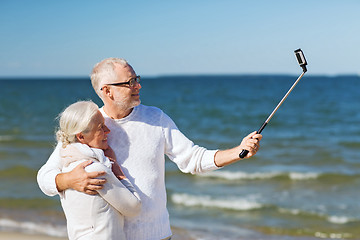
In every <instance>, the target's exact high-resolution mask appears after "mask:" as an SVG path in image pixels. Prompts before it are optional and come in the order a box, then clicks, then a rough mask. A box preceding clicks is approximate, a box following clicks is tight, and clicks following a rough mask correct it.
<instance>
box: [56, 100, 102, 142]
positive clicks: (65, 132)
mask: <svg viewBox="0 0 360 240" xmlns="http://www.w3.org/2000/svg"><path fill="white" fill-rule="evenodd" d="M98 111H99V107H98V106H97V105H96V104H95V103H93V102H92V101H78V102H76V103H73V104H71V105H70V106H68V107H67V108H66V109H65V110H64V111H63V112H62V113H60V114H59V116H58V118H59V128H58V130H57V132H56V138H57V140H58V142H61V143H62V145H63V147H66V145H68V144H70V143H74V142H77V139H76V134H78V133H81V132H82V133H86V132H88V131H90V129H91V128H92V125H91V121H92V119H93V117H94V116H95V114H96V113H97V112H98Z"/></svg>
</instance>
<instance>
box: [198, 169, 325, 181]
mask: <svg viewBox="0 0 360 240" xmlns="http://www.w3.org/2000/svg"><path fill="white" fill-rule="evenodd" d="M196 176H200V177H210V178H219V179H224V180H230V181H233V180H258V179H260V180H261V179H271V178H276V177H288V178H289V179H291V180H310V179H316V178H318V177H319V176H320V174H319V173H312V172H309V173H302V172H254V173H247V172H232V171H214V172H208V173H203V174H198V175H196Z"/></svg>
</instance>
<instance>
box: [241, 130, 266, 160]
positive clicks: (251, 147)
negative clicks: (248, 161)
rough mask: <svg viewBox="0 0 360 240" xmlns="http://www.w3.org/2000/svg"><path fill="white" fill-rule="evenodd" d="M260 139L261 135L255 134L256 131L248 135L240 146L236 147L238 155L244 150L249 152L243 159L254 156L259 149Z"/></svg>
mask: <svg viewBox="0 0 360 240" xmlns="http://www.w3.org/2000/svg"><path fill="white" fill-rule="evenodd" d="M261 139H262V135H261V134H257V133H256V131H255V132H252V133H250V134H249V135H247V136H246V137H244V139H243V140H242V141H241V144H240V146H238V148H239V149H240V151H239V153H241V151H242V150H243V149H245V150H248V151H249V153H248V154H247V155H246V156H245V158H249V157H252V156H254V155H255V154H256V152H257V151H258V150H259V148H260V140H261Z"/></svg>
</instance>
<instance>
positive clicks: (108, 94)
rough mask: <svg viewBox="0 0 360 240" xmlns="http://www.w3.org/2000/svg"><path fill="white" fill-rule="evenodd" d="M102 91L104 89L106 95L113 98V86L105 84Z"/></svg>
mask: <svg viewBox="0 0 360 240" xmlns="http://www.w3.org/2000/svg"><path fill="white" fill-rule="evenodd" d="M102 91H103V94H104V95H106V96H107V97H109V98H111V99H113V95H112V91H111V88H109V87H108V86H104V87H103V89H102Z"/></svg>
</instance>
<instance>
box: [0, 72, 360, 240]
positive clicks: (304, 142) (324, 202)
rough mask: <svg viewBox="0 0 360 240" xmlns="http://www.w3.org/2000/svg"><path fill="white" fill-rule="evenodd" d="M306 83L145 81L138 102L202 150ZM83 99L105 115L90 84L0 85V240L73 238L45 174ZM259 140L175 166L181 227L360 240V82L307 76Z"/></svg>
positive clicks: (211, 233) (208, 235)
mask: <svg viewBox="0 0 360 240" xmlns="http://www.w3.org/2000/svg"><path fill="white" fill-rule="evenodd" d="M297 77H298V76H296V75H281V74H279V75H208V76H207V75H194V76H160V77H142V82H141V85H142V89H141V93H140V95H141V100H142V104H144V105H151V106H157V107H159V108H161V109H162V110H163V111H164V112H165V113H167V114H168V115H169V116H170V117H171V118H172V119H173V120H174V122H175V123H176V124H177V126H178V128H179V129H180V130H181V131H182V132H183V133H184V134H185V135H186V136H187V137H188V138H189V139H191V140H192V141H193V142H194V143H195V144H198V145H200V146H203V147H206V148H208V149H227V148H232V147H234V146H237V145H238V144H240V142H241V140H242V138H243V137H245V136H246V135H248V134H249V133H251V132H253V131H256V130H258V129H259V128H260V126H261V125H262V124H263V122H264V121H265V120H266V119H267V117H268V116H269V114H270V113H271V112H272V111H273V109H274V108H275V106H276V105H277V104H278V102H279V101H280V100H281V99H282V97H283V96H284V95H285V93H286V92H287V91H288V89H289V88H290V87H291V86H292V84H293V83H294V82H295V80H296V79H297ZM78 100H93V101H94V102H95V103H97V104H98V105H99V106H102V103H101V101H100V99H99V98H98V97H97V95H96V94H95V92H94V90H93V89H92V87H91V84H90V79H89V78H88V77H84V78H75V77H74V78H72V77H67V78H45V77H42V78H35V77H33V78H22V79H17V78H8V79H6V78H2V79H1V80H0V231H16V232H24V233H36V234H44V235H51V236H59V237H64V236H66V226H65V217H64V214H63V212H62V209H61V206H60V201H59V197H57V196H55V197H48V196H46V195H44V194H43V193H42V192H41V190H40V189H39V187H38V184H37V182H36V175H37V171H38V170H39V168H40V167H41V166H42V165H43V164H44V163H45V162H46V161H47V159H48V157H49V155H50V154H51V152H52V151H53V148H54V146H55V144H56V141H55V137H54V135H55V134H54V132H55V128H56V127H57V124H58V122H57V116H58V114H59V113H60V112H61V111H62V110H63V109H64V108H65V107H66V106H68V105H69V104H71V103H73V102H75V101H78ZM262 134H263V139H262V141H261V147H260V150H259V152H258V153H257V154H256V156H254V157H252V158H250V159H246V160H241V161H239V162H237V163H234V164H232V165H229V166H226V167H224V168H222V169H220V170H217V171H214V172H210V173H205V174H201V175H191V174H184V173H182V172H180V170H179V169H178V168H177V166H176V165H175V164H174V163H173V162H171V161H170V160H167V161H166V187H167V197H168V203H167V206H168V209H169V213H170V221H171V224H172V226H174V227H177V228H180V229H183V230H186V231H188V232H189V233H190V235H191V236H192V237H193V238H195V239H198V240H200V239H201V240H214V239H225V240H226V239H249V240H254V239H256V240H260V239H265V240H269V239H271V240H274V239H280V240H295V239H296V240H301V239H360V200H359V199H360V77H359V76H356V75H342V76H317V75H311V74H309V75H307V74H305V75H304V77H303V78H302V79H301V81H300V82H299V84H298V85H297V86H296V87H295V88H294V90H293V91H292V92H291V93H290V95H289V97H288V98H287V99H286V101H285V102H284V103H283V104H282V106H281V107H280V108H279V109H278V111H277V112H276V114H275V115H274V116H273V118H272V119H271V121H270V122H269V123H268V124H267V126H266V128H265V129H264V130H263V132H262ZM139 151H141V150H139Z"/></svg>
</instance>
